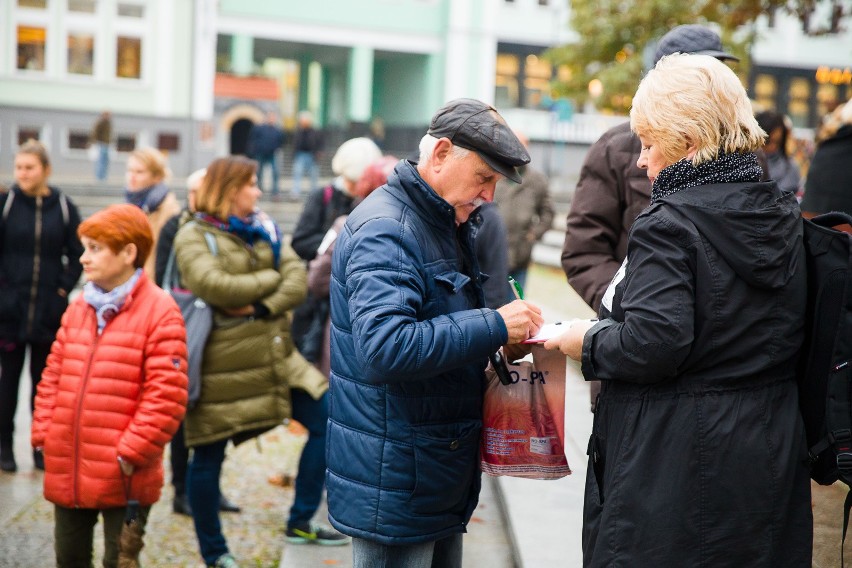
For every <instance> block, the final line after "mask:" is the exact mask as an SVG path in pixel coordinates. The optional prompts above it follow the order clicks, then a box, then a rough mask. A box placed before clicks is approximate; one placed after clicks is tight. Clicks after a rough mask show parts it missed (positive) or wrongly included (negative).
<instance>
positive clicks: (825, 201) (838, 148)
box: [802, 100, 852, 215]
mask: <svg viewBox="0 0 852 568" xmlns="http://www.w3.org/2000/svg"><path fill="white" fill-rule="evenodd" d="M835 112H836V115H837V130H836V131H834V133H833V134H832V135H830V136H828V137H827V138H825V139H824V140H822V141H821V142H820V144H819V146H817V149H816V152H815V153H814V157H813V159H812V160H811V166H810V168H809V169H808V178H807V180H806V181H805V195H804V197H803V198H802V211H804V212H806V213H810V214H819V213H827V212H829V211H843V212H844V213H848V214H850V215H852V171H850V168H849V167H848V165H847V164H849V160H850V158H852V100H850V101H849V102H847V103H846V104H845V105H843V106H842V107H841V108H840V109H839V110H838V111H835Z"/></svg>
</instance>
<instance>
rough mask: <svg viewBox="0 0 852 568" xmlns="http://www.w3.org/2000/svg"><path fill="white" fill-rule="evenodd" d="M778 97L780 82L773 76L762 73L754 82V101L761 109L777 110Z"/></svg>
mask: <svg viewBox="0 0 852 568" xmlns="http://www.w3.org/2000/svg"><path fill="white" fill-rule="evenodd" d="M777 96H778V80H777V79H775V77H773V76H772V75H766V74H764V73H761V74H760V75H758V76H757V77H756V78H755V80H754V100H755V102H756V103H757V105H758V106H759V107H760V108H761V109H765V110H775V108H776V99H777Z"/></svg>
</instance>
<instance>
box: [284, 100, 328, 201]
mask: <svg viewBox="0 0 852 568" xmlns="http://www.w3.org/2000/svg"><path fill="white" fill-rule="evenodd" d="M322 149H323V136H322V132H320V131H318V130H317V129H315V128H314V117H313V115H312V114H311V113H310V112H309V111H306V110H303V111H302V112H300V113H299V122H298V125H297V128H296V134H295V135H294V137H293V190H292V192H291V193H290V197H291V198H292V199H301V197H302V177H304V175H305V173H307V174H308V175H309V176H310V179H311V185H310V187H309V188H308V190H312V189H315V188H316V187H318V186H319V181H318V178H319V167H318V165H317V162H318V160H319V156H320V153H321V152H322Z"/></svg>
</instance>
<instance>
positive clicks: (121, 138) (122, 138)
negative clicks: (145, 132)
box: [115, 134, 136, 152]
mask: <svg viewBox="0 0 852 568" xmlns="http://www.w3.org/2000/svg"><path fill="white" fill-rule="evenodd" d="M115 148H116V150H118V151H119V152H132V151H133V150H135V149H136V135H135V134H119V135H118V136H116V139H115Z"/></svg>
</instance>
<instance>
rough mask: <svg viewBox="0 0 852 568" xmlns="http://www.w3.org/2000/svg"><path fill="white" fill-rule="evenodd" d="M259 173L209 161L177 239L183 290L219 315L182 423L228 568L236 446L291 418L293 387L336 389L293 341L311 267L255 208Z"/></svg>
mask: <svg viewBox="0 0 852 568" xmlns="http://www.w3.org/2000/svg"><path fill="white" fill-rule="evenodd" d="M256 167H257V165H256V163H255V162H254V161H253V160H250V159H248V158H245V157H243V156H231V157H227V158H219V159H217V160H214V161H213V162H211V163H210V165H209V166H208V167H207V172H206V174H205V175H204V180H203V181H202V183H201V187H200V188H199V190H198V194H197V195H196V199H195V206H196V212H195V215H194V217H193V222H191V223H185V224H184V225H183V226H181V228H180V229H179V230H178V233H177V235H176V236H175V241H174V247H175V254H176V259H177V265H178V268H179V270H180V275H181V282H182V285H183V286H184V287H185V288H187V289H188V290H190V291H191V292H192V293H193V294H195V295H196V296H198V297H199V298H201V299H202V300H204V301H205V302H206V303H207V304H208V305H210V306H211V307H212V308H213V310H214V315H213V318H214V324H213V329H212V330H211V331H210V335H209V336H208V338H207V343H206V346H205V349H204V355H203V358H202V367H201V384H202V388H201V397H200V399H199V400H198V402H197V404H196V405H195V407H193V408H192V409H190V410H189V412H188V413H187V415H186V420H185V422H184V436H185V438H186V445H187V446H188V447H190V448H192V449H193V457H192V461H191V462H190V464H189V469H188V471H187V479H186V485H187V487H186V489H187V495H188V496H189V504H190V507H191V509H192V518H193V522H194V524H195V533H196V536H197V537H198V544H199V549H200V552H201V556H202V557H203V559H204V561H205V562H206V563H207V565H208V566H217V567H225V568H233V567H234V566H237V565H238V564H237V561H236V560H235V559H234V557H233V556H232V555H231V554H230V551H229V549H228V544H227V542H226V540H225V536H224V535H223V534H222V525H221V521H220V518H219V505H220V502H221V491H220V487H219V479H220V476H221V471H222V462H223V461H224V459H225V449H226V446H227V443H228V440H231V441H233V442H234V443H235V444H239V443H242V442H245V441H247V440H250V439H252V438H254V437H256V436H258V435H260V434H262V433H263V432H265V431H267V430H270V429H272V428H274V427H276V426H277V425H279V424H281V422H282V421H283V420H284V419H285V418H289V417H290V416H291V402H290V400H291V389H294V390H293V391H292V392H295V389H301V390H303V391H304V392H306V393H308V395H309V396H310V397H311V398H313V399H314V400H319V399H321V397H322V395H323V394H324V393H325V390H326V389H327V388H328V387H327V385H326V381H325V377H323V376H322V374H320V372H319V371H317V370H316V369H315V368H314V367H313V366H312V365H310V363H308V362H307V361H306V360H305V359H304V358H302V357H301V356H300V355H299V353H298V352H297V351H296V350H295V349H294V348H293V344H292V341H291V340H290V329H289V328H290V323H289V317H288V312H289V311H290V310H292V309H293V308H294V307H295V306H296V305H298V304H299V303H300V302H301V301H302V300H303V299H304V298H305V293H306V282H305V279H306V277H305V268H304V265H303V263H302V261H301V260H299V258H298V257H297V256H296V254H295V253H294V252H293V250H292V249H291V248H290V247H289V246H287V245H285V244H284V243H283V242H282V241H281V233H280V230H279V228H278V226H277V225H276V224H275V223H274V222H273V221H272V219H271V218H270V217H269V216H268V215H266V214H265V213H263V212H262V211H259V210H257V209H256V205H257V200H258V198H259V197H260V194H261V193H260V189H259V188H258V187H257V171H256ZM235 385H238V388H235Z"/></svg>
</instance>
